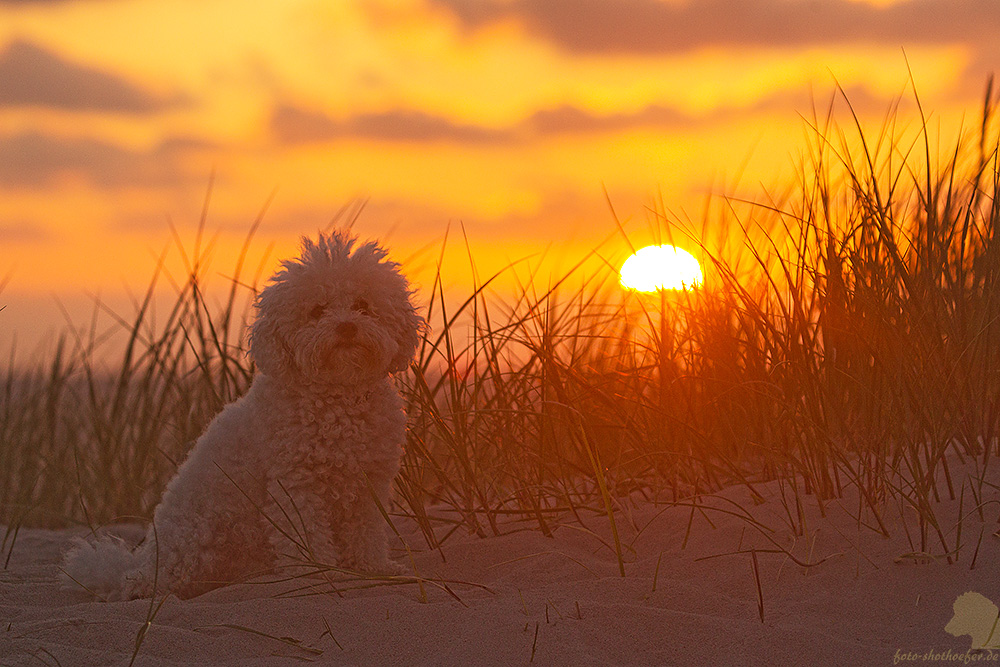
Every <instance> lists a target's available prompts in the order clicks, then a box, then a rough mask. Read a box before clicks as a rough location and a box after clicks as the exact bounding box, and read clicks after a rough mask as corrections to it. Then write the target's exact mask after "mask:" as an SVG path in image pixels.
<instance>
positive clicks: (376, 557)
mask: <svg viewBox="0 0 1000 667" xmlns="http://www.w3.org/2000/svg"><path fill="white" fill-rule="evenodd" d="M410 296H411V294H410V291H409V288H408V285H407V282H406V279H405V278H404V277H403V276H402V275H401V274H400V272H399V267H398V265H397V264H395V263H393V262H390V261H388V260H387V259H386V253H385V251H384V250H383V249H382V248H380V247H379V246H377V245H376V244H374V243H364V244H359V243H357V241H356V239H354V238H351V237H349V236H347V235H346V234H342V233H333V234H330V235H322V234H321V235H320V237H319V240H318V241H317V242H312V241H310V240H308V239H303V246H302V254H301V256H300V257H299V258H298V259H295V260H291V261H286V262H284V263H283V264H282V269H281V270H279V271H278V273H277V274H276V275H275V276H274V277H273V278H272V281H271V282H270V283H269V284H268V285H267V287H265V288H264V289H263V290H262V291H261V293H260V294H259V295H258V298H257V301H256V304H255V305H256V309H257V317H256V319H255V321H254V322H253V324H252V326H251V331H250V354H251V356H252V357H253V359H254V361H255V363H256V365H257V369H258V374H257V376H256V377H255V378H254V381H253V384H252V385H251V387H250V389H249V391H248V392H247V394H246V395H245V396H243V397H242V398H241V399H239V400H237V401H236V402H234V403H232V404H230V405H228V406H226V408H225V409H223V411H222V412H221V413H219V415H218V416H217V417H216V418H215V419H214V420H213V421H212V423H211V424H209V426H208V429H207V430H206V431H205V433H204V434H203V435H202V436H201V437H200V438H199V439H198V441H197V442H196V443H195V446H194V448H193V449H192V451H191V453H190V455H189V456H188V458H187V460H186V461H185V462H184V464H183V465H182V466H181V467H180V469H179V470H178V471H177V475H176V476H175V477H174V478H173V480H171V482H170V483H169V484H168V485H167V488H166V491H165V492H164V494H163V498H162V500H161V501H160V504H159V505H158V506H157V508H156V510H155V513H154V515H153V523H152V525H151V526H150V528H149V530H148V531H147V534H146V537H145V539H144V540H143V542H142V544H141V545H140V546H138V547H137V548H136V549H135V550H134V551H133V550H130V549H129V548H128V547H127V546H126V545H125V543H124V542H122V541H121V540H119V539H117V538H114V537H110V536H104V537H102V538H100V539H98V540H97V541H96V542H88V541H85V540H83V539H79V540H77V542H76V543H75V544H74V546H73V548H72V549H71V550H70V551H69V553H67V555H66V559H65V563H64V571H65V574H66V577H67V578H66V583H67V584H69V585H82V586H84V587H86V588H88V589H89V590H91V591H93V592H94V593H96V594H98V595H101V596H102V597H105V598H106V599H110V600H114V599H132V598H139V597H149V596H151V595H153V594H154V592H155V591H164V592H165V591H171V592H173V593H174V594H176V595H177V596H179V597H182V598H183V597H191V596H194V595H198V594H200V593H202V592H204V591H206V590H209V589H211V588H214V587H216V586H219V585H222V584H225V583H229V582H233V581H237V580H240V579H243V578H246V577H248V576H252V575H253V574H256V573H260V572H264V571H267V570H270V569H272V568H274V567H275V566H277V565H280V564H283V563H294V562H299V563H301V562H311V563H321V564H326V565H335V566H337V567H342V568H346V569H351V570H361V571H379V572H398V571H399V570H400V568H399V566H398V565H397V564H395V563H393V562H392V561H391V560H390V559H389V556H388V546H387V541H386V533H385V529H386V526H385V522H384V520H383V518H382V516H381V513H380V511H379V509H378V505H377V504H376V502H375V500H374V498H373V492H374V494H375V495H376V496H377V497H378V498H379V500H380V502H381V503H382V504H383V506H384V505H385V504H386V503H388V497H389V489H390V485H391V483H392V479H393V477H394V476H395V475H396V473H397V471H398V470H399V463H400V458H401V456H402V451H403V450H402V447H403V443H404V438H405V423H406V416H405V414H404V413H403V405H402V400H401V399H400V397H399V394H398V393H397V392H396V390H395V389H394V387H393V386H392V383H391V382H390V379H389V374H390V373H393V372H397V371H401V370H403V369H405V368H406V367H407V366H408V365H409V362H410V360H411V359H412V357H413V354H414V352H415V350H416V346H417V343H418V340H419V330H420V327H421V326H422V320H421V319H420V317H419V316H418V315H417V313H416V311H415V309H414V307H413V305H412V303H411V301H410ZM154 588H155V591H154Z"/></svg>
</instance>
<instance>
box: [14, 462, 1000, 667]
mask: <svg viewBox="0 0 1000 667" xmlns="http://www.w3.org/2000/svg"><path fill="white" fill-rule="evenodd" d="M953 473H954V477H955V480H956V489H959V488H961V484H962V483H963V480H964V479H967V478H965V477H963V473H962V472H961V470H958V471H957V472H955V471H953ZM987 488H988V487H987ZM757 490H758V492H760V493H761V494H762V495H763V500H764V501H763V502H762V503H760V504H755V503H754V502H753V500H752V499H751V495H750V493H749V491H748V490H747V489H746V488H741V487H734V488H731V489H728V490H726V491H725V492H723V493H721V494H718V495H716V496H714V497H709V498H704V499H703V500H702V501H701V504H702V505H703V506H704V507H702V508H699V509H697V510H696V511H693V510H692V507H690V506H669V505H666V504H657V503H654V502H652V501H648V500H638V499H637V497H633V498H630V499H628V500H627V501H624V502H622V504H621V506H620V509H619V511H618V513H617V519H618V527H619V530H620V534H621V539H622V543H623V552H624V559H625V570H626V577H625V578H622V577H621V576H620V575H619V572H618V563H617V559H616V558H615V552H614V549H613V546H612V545H613V540H612V537H611V532H610V530H609V522H608V520H607V518H606V517H603V516H601V515H599V514H590V515H586V516H583V517H582V519H583V521H584V524H585V525H584V526H581V525H580V524H579V523H577V522H576V521H575V520H573V519H572V517H571V516H562V517H560V523H561V525H560V527H559V528H558V529H557V530H556V531H555V533H554V536H553V537H551V538H550V537H545V536H544V535H542V534H541V533H540V532H539V531H538V530H535V529H531V530H527V529H525V528H526V527H527V526H524V525H523V524H520V523H518V522H516V521H513V520H510V519H508V520H506V521H502V522H501V523H500V526H501V528H502V530H503V532H504V533H505V534H503V535H501V536H499V537H494V536H489V537H486V538H480V537H477V536H475V535H471V534H468V531H466V530H464V529H460V530H459V531H458V532H457V533H456V534H454V535H452V536H451V537H450V538H449V539H448V540H447V541H446V542H445V544H444V546H443V548H442V549H441V550H440V551H430V550H428V549H427V548H426V543H425V541H424V539H423V538H422V537H421V535H420V533H419V531H418V529H417V526H416V525H415V524H408V523H406V522H404V521H402V520H401V521H400V522H399V528H400V530H401V531H402V533H403V535H404V537H405V539H406V540H407V542H408V544H409V545H410V546H411V548H412V549H413V550H414V562H415V564H416V568H417V571H418V572H419V573H420V575H421V576H422V577H425V578H427V579H440V580H447V582H449V583H447V588H448V590H445V589H444V586H443V585H440V584H435V583H433V582H426V583H424V585H423V587H424V590H425V591H426V602H423V601H421V587H420V586H419V585H418V584H417V583H413V580H408V581H400V582H392V583H391V585H390V584H388V583H387V582H364V581H360V582H359V581H353V582H350V581H345V582H343V583H342V584H341V588H343V589H344V590H343V591H342V592H340V593H333V592H331V589H330V587H329V586H328V585H319V583H318V581H317V580H315V579H309V580H306V581H305V582H303V581H301V580H298V581H285V582H273V581H271V582H267V583H259V582H254V583H247V584H240V585H234V586H228V587H225V588H221V589H217V590H215V591H212V592H210V593H207V594H205V595H203V596H200V597H198V598H194V599H192V600H187V601H181V600H177V599H175V598H172V597H171V598H168V599H167V600H166V602H164V603H163V605H162V607H161V608H159V610H158V611H157V613H156V615H155V618H154V619H153V621H152V623H151V625H150V626H149V629H148V632H147V633H146V635H145V637H144V640H143V642H142V644H141V647H140V648H139V651H138V656H137V658H136V660H135V664H137V665H208V664H211V665H241V666H244V665H299V664H303V663H308V662H315V663H318V664H350V665H391V664H455V665H469V664H498V665H515V664H529V663H532V662H533V663H534V664H540V665H640V664H641V665H670V664H746V665H763V664H772V665H802V664H817V665H818V664H827V665H855V664H871V665H889V664H910V663H923V662H941V658H942V657H944V658H948V657H954V656H956V655H958V654H961V656H959V657H960V659H961V660H962V661H963V662H958V664H964V660H965V659H966V657H965V654H966V652H967V651H968V650H969V649H970V646H971V637H970V635H961V636H958V637H956V636H952V635H951V634H949V633H948V632H946V631H945V626H946V625H948V624H949V621H950V620H952V617H953V603H954V602H955V600H956V598H957V597H958V596H959V595H960V594H962V593H965V592H967V591H974V592H976V593H978V594H980V595H981V596H984V597H985V598H988V599H989V600H993V601H1000V576H998V575H1000V567H998V565H1000V538H998V537H996V536H995V535H994V533H995V532H996V531H997V528H998V525H997V515H998V509H997V503H996V500H997V497H998V494H997V492H996V491H995V490H987V492H986V495H985V496H984V499H985V500H987V501H993V502H991V503H988V504H987V505H986V507H985V508H984V512H985V522H983V521H982V520H980V518H979V516H978V514H973V515H972V516H967V517H966V519H965V521H964V522H963V527H962V535H961V545H962V546H961V548H960V549H959V551H958V553H957V562H955V563H953V564H950V565H949V564H947V563H946V561H945V560H944V558H936V559H927V558H920V557H917V556H911V555H908V554H911V553H912V552H914V551H917V550H919V528H918V526H917V522H916V519H915V514H914V513H913V511H912V510H910V509H906V510H905V512H903V513H901V512H900V509H899V507H898V503H894V504H893V505H890V506H889V507H887V508H886V512H885V514H886V518H885V521H886V523H887V525H888V526H889V528H890V530H891V533H892V537H891V538H883V537H881V536H880V535H878V534H877V533H876V532H874V531H873V530H870V529H868V528H865V527H859V525H858V522H857V520H856V519H854V518H852V514H854V513H855V512H854V508H856V507H857V504H856V501H851V500H850V499H845V500H840V501H831V502H830V503H829V504H828V505H827V508H826V514H827V516H826V517H822V516H820V513H819V511H818V508H817V507H816V504H815V501H814V500H813V499H812V498H809V499H808V505H807V508H806V525H805V530H804V531H801V532H802V533H803V534H802V535H799V536H796V535H795V534H794V533H795V532H796V531H793V530H792V528H790V526H789V521H788V518H787V513H786V509H785V507H784V505H783V503H782V501H781V494H780V492H779V491H780V490H779V487H778V486H777V485H776V484H774V483H770V484H767V485H761V486H759V487H757ZM967 491H968V489H967ZM957 506H958V503H957V501H954V502H952V501H943V502H942V503H941V504H940V505H936V506H935V508H936V510H937V512H938V515H939V516H940V517H941V527H942V531H943V532H944V534H945V539H946V540H947V543H948V545H949V549H954V548H955V544H956V539H957V535H956V532H955V530H954V526H955V523H956V517H957V516H958V507H957ZM971 506H972V503H971V502H970V501H969V494H968V493H966V498H965V500H964V507H963V513H964V514H968V512H969V510H970V509H971ZM741 508H746V510H744V509H741ZM692 511H693V517H692ZM750 515H752V517H753V519H752V520H751V519H750ZM864 520H865V521H866V522H870V521H871V517H865V518H864ZM689 521H690V522H691V529H690V537H689V539H688V542H687V545H686V546H685V547H684V548H682V544H683V542H684V538H685V532H686V529H687V527H688V523H689ZM904 523H905V526H904ZM120 530H121V531H123V532H124V533H125V534H128V535H131V536H134V537H137V536H138V535H139V534H140V533H141V531H140V530H139V528H138V527H136V526H132V527H122V528H121V529H120ZM81 532H82V531H79V530H76V531H47V530H35V529H32V530H28V529H24V530H21V531H20V534H19V535H18V536H17V540H16V543H15V545H14V548H13V552H12V554H11V557H10V562H9V565H8V567H7V568H6V569H4V570H2V571H0V621H2V627H0V665H3V666H4V667H6V666H8V665H42V664H47V665H56V664H59V665H64V666H71V665H72V666H75V665H81V666H83V665H120V664H128V663H129V661H130V659H131V658H132V656H133V653H134V652H135V647H136V637H137V634H138V633H139V632H140V629H141V628H142V627H143V625H144V624H145V621H146V618H147V615H148V614H149V613H150V603H149V601H141V600H140V601H133V602H126V603H104V602H96V601H92V600H91V598H90V597H89V595H88V594H86V593H85V592H83V591H67V590H61V589H60V588H59V586H58V584H57V581H56V576H57V573H58V567H59V562H60V553H61V552H62V551H63V550H64V549H65V548H66V546H67V544H68V540H69V539H70V537H71V536H72V535H74V534H80V533H81ZM444 532H445V531H444V530H443V529H442V531H441V534H442V535H443V534H444ZM907 532H909V534H910V536H911V537H912V538H913V540H914V544H913V545H911V543H910V542H909V541H908V539H907ZM981 534H982V539H981V540H980V535H981ZM765 535H766V536H767V537H766V536H765ZM931 535H932V538H931V539H930V540H929V542H928V551H930V552H931V553H933V554H938V555H940V554H942V553H944V551H945V549H944V548H943V547H942V545H941V543H940V541H939V539H938V537H937V535H936V533H935V532H934V531H933V530H932V531H931ZM977 544H978V553H974V552H976V549H977ZM8 547H9V542H8ZM779 547H780V548H781V549H784V550H787V551H789V552H790V553H791V554H793V555H794V556H795V558H796V559H798V560H800V561H802V562H810V563H816V562H819V561H822V562H819V564H817V565H814V566H812V567H808V568H806V567H802V566H801V565H798V564H796V563H795V562H794V561H793V560H792V558H791V557H789V555H787V554H786V553H781V552H778V553H775V550H776V549H778V548H779ZM914 547H917V549H915V548H914ZM752 549H756V550H760V551H758V552H757V554H756V560H757V566H758V572H759V581H760V586H761V592H762V595H763V616H764V618H763V622H761V619H760V616H759V608H758V592H757V584H756V578H755V576H754V566H753V559H754V556H753V554H752V553H750V550H752ZM974 556H975V566H974V567H971V568H970V565H972V563H973V558H974ZM397 557H399V558H401V559H405V558H406V557H405V555H404V554H403V553H402V551H400V552H399V553H398V554H397ZM654 582H655V587H654ZM372 583H375V584H378V585H369V584H372ZM304 584H306V585H308V584H312V585H313V588H312V589H311V590H309V589H306V590H303V589H302V587H303V585H304ZM359 586H363V587H361V588H358V587H359ZM351 588H354V590H348V589H351ZM449 590H450V592H449ZM157 603H159V600H157ZM959 620H962V621H963V622H964V621H968V622H969V623H972V624H973V625H974V624H975V623H977V622H978V623H980V624H981V623H982V622H983V621H982V619H978V620H977V619H975V618H972V619H959ZM987 620H988V619H987ZM952 627H957V626H952ZM331 633H332V634H331ZM949 651H950V653H949ZM942 654H943V655H942ZM935 658H936V659H935ZM996 658H1000V655H998V654H992V655H991V654H989V653H986V652H982V651H980V652H973V653H971V654H969V659H970V660H974V661H976V662H986V663H989V662H991V661H992V660H993V659H996ZM949 664H956V663H954V662H951V663H949Z"/></svg>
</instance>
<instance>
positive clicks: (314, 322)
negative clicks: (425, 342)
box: [250, 232, 423, 388]
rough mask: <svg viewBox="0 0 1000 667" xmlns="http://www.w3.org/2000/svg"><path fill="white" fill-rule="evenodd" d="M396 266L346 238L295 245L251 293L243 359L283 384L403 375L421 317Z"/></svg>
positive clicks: (371, 246) (371, 247) (347, 382)
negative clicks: (296, 251)
mask: <svg viewBox="0 0 1000 667" xmlns="http://www.w3.org/2000/svg"><path fill="white" fill-rule="evenodd" d="M410 297H411V292H410V289H409V285H408V284H407V281H406V278H404V277H403V275H402V274H401V273H400V272H399V265H398V264H396V263H394V262H391V261H389V260H388V259H386V252H385V250H383V249H382V248H381V247H379V246H378V245H377V244H375V243H373V242H368V243H359V242H358V241H357V239H355V238H353V237H351V236H348V235H347V234H346V233H342V232H334V233H332V234H328V235H327V234H320V236H319V238H318V240H316V241H315V242H313V241H312V240H310V239H306V238H304V239H303V240H302V254H301V255H300V256H299V257H298V258H296V259H293V260H288V261H285V262H282V268H281V269H280V270H279V271H278V272H277V273H276V274H275V275H274V277H273V278H272V279H271V281H270V283H269V284H268V285H267V286H266V287H265V288H264V289H262V290H261V292H260V294H258V295H257V300H256V302H255V306H256V310H257V317H256V319H255V320H254V322H253V324H252V325H251V328H250V355H251V356H252V357H253V360H254V362H255V363H256V364H257V367H258V368H259V369H260V370H261V371H262V372H263V373H264V374H266V375H269V376H271V377H274V378H276V379H280V380H282V381H285V382H291V383H299V384H303V383H304V384H309V385H314V384H320V385H327V386H336V387H343V388H351V387H359V386H364V385H366V384H370V383H372V382H373V381H375V380H377V379H379V378H381V377H385V376H386V375H387V374H389V373H393V372H397V371H401V370H404V369H405V368H406V367H407V366H408V365H409V363H410V360H411V359H412V358H413V355H414V353H415V352H416V348H417V344H418V342H419V339H420V330H421V328H422V326H423V320H422V319H421V318H420V316H419V315H418V314H417V312H416V310H415V308H414V307H413V304H412V303H411V301H410Z"/></svg>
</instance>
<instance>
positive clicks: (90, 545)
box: [61, 535, 146, 600]
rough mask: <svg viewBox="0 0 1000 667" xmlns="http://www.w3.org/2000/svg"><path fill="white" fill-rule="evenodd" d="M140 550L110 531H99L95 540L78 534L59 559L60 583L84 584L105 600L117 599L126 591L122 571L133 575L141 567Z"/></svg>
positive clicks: (143, 554)
mask: <svg viewBox="0 0 1000 667" xmlns="http://www.w3.org/2000/svg"><path fill="white" fill-rule="evenodd" d="M144 551H145V550H144V549H142V548H141V547H140V548H138V549H135V550H132V549H130V548H129V546H128V545H127V544H125V541H124V540H122V539H121V538H119V537H115V536H114V535H102V536H100V537H99V538H97V540H96V541H88V540H85V539H83V538H82V537H78V538H76V539H74V540H73V546H72V547H71V548H70V550H69V551H68V552H67V553H66V557H65V558H64V560H63V567H62V575H61V580H62V585H63V587H64V588H81V587H82V588H85V589H87V590H88V591H90V592H91V593H93V594H94V595H97V596H98V597H101V598H104V599H106V600H121V599H122V598H123V597H125V595H126V593H125V591H126V575H131V576H133V577H135V576H136V574H137V573H138V571H139V570H141V568H142V566H143V564H144V562H145V560H146V554H145V553H144Z"/></svg>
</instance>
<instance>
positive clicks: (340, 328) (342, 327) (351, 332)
mask: <svg viewBox="0 0 1000 667" xmlns="http://www.w3.org/2000/svg"><path fill="white" fill-rule="evenodd" d="M357 333H358V325H357V324H355V323H354V322H341V323H340V324H338V325H337V335H338V336H339V337H340V338H343V339H345V340H350V339H352V338H354V336H355V335H357Z"/></svg>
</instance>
